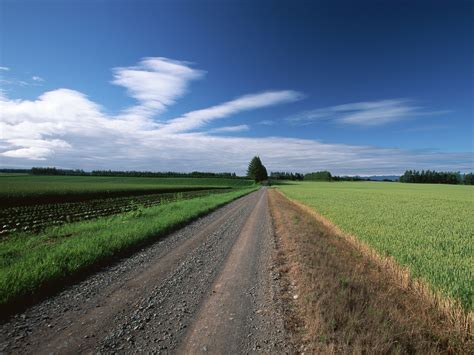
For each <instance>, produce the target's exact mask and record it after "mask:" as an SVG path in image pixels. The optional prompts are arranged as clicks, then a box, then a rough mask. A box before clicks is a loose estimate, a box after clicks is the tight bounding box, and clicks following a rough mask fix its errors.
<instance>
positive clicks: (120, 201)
mask: <svg viewBox="0 0 474 355" xmlns="http://www.w3.org/2000/svg"><path fill="white" fill-rule="evenodd" d="M229 191H231V189H212V190H196V191H185V192H169V193H160V194H152V195H138V196H128V197H118V198H107V199H96V200H89V201H83V202H66V203H53V204H39V205H28V206H17V207H9V208H3V209H0V236H6V235H8V234H11V233H14V232H17V231H23V232H32V233H38V232H39V231H41V230H42V229H44V228H46V227H49V226H54V225H60V224H64V223H69V222H77V221H82V220H90V219H96V218H100V217H104V216H110V215H113V214H117V213H123V212H130V211H134V210H137V209H139V208H147V207H152V206H155V205H158V204H163V203H165V202H172V201H178V200H187V199H191V198H195V197H202V196H208V195H210V194H216V193H225V192H229Z"/></svg>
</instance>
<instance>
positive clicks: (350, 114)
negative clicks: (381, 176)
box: [287, 99, 448, 127]
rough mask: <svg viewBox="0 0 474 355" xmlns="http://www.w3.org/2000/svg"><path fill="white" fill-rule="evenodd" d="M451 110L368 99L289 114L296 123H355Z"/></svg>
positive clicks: (376, 123)
mask: <svg viewBox="0 0 474 355" xmlns="http://www.w3.org/2000/svg"><path fill="white" fill-rule="evenodd" d="M446 112H448V111H426V110H425V109H424V108H423V107H421V106H417V105H415V104H414V103H413V101H412V100H407V99H392V100H378V101H367V102H355V103H349V104H343V105H336V106H329V107H324V108H320V109H315V110H310V111H304V112H301V113H299V114H296V115H294V116H291V117H288V118H287V121H288V122H290V123H292V124H295V125H308V124H312V123H315V122H321V121H331V122H335V123H339V124H347V125H355V126H365V127H370V126H381V125H384V124H388V123H392V122H398V121H401V120H405V119H407V118H410V117H416V116H426V115H436V114H441V113H446Z"/></svg>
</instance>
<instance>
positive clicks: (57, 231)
mask: <svg viewBox="0 0 474 355" xmlns="http://www.w3.org/2000/svg"><path fill="white" fill-rule="evenodd" d="M256 189H257V187H253V188H249V189H242V190H238V191H232V192H229V193H225V194H218V195H210V196H206V197H201V198H195V199H191V200H186V201H178V202H173V203H169V204H166V205H159V206H156V207H151V208H147V209H142V210H139V211H134V212H130V213H125V214H120V215H116V216H112V217H108V218H103V219H99V220H95V221H87V222H79V223H71V224H67V225H63V226H60V227H54V228H48V229H46V230H45V231H44V232H43V233H41V234H39V235H28V234H16V235H12V236H11V237H9V238H8V239H6V240H3V241H1V242H0V306H5V305H7V304H10V303H13V302H15V301H17V300H18V299H19V298H21V297H25V296H28V295H33V294H35V293H36V292H38V291H40V290H41V289H43V288H45V287H47V286H48V285H50V284H52V283H53V282H55V281H58V280H61V279H64V278H66V277H70V276H73V275H75V274H77V273H78V272H80V271H81V270H84V269H86V268H88V267H91V266H92V265H94V264H96V263H99V262H102V261H104V260H107V259H110V258H112V257H113V256H114V255H116V254H118V253H121V252H124V251H126V250H127V249H129V248H132V247H134V246H137V245H140V244H141V243H145V242H149V241H151V240H154V239H156V240H157V239H158V238H159V237H160V236H163V235H164V234H166V233H168V232H170V231H171V230H173V229H175V228H177V227H179V226H182V225H183V224H185V223H187V222H190V221H192V220H194V219H196V218H198V217H200V216H202V215H204V214H206V213H209V212H210V211H212V210H214V209H216V208H217V207H219V206H222V205H223V204H225V203H228V202H230V201H232V200H235V199H237V198H239V197H241V196H244V195H246V194H248V193H250V192H252V191H254V190H256Z"/></svg>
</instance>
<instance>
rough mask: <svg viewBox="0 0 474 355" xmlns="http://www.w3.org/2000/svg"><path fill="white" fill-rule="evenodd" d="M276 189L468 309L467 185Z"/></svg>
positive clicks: (471, 232) (472, 194) (470, 235)
mask: <svg viewBox="0 0 474 355" xmlns="http://www.w3.org/2000/svg"><path fill="white" fill-rule="evenodd" d="M278 189H279V190H280V191H282V192H283V193H284V194H285V195H286V196H287V197H289V198H290V199H293V200H296V201H300V202H302V203H303V204H305V205H307V206H309V207H311V208H313V209H314V210H316V211H317V212H318V213H320V214H321V215H322V216H324V217H326V218H327V219H329V220H330V221H332V222H333V223H335V224H336V225H337V226H338V227H340V228H341V229H342V230H343V231H344V232H345V233H348V234H351V235H354V236H355V237H357V238H358V239H359V240H361V241H362V242H363V243H366V244H367V245H368V246H370V247H371V248H373V249H374V250H375V251H376V253H378V255H380V256H381V257H382V258H383V257H390V258H393V259H394V260H395V261H396V262H397V263H398V264H399V265H401V266H402V267H406V268H408V269H409V270H410V273H411V276H412V277H414V278H415V279H421V280H422V281H424V282H425V283H427V284H428V285H430V287H432V288H433V289H434V291H435V292H438V293H439V292H441V293H442V294H443V296H444V297H446V298H447V299H451V300H454V302H455V303H460V304H461V305H462V307H463V308H464V309H465V310H466V311H467V312H472V310H473V309H474V304H473V302H474V287H473V283H472V275H473V266H472V260H473V256H474V253H473V245H474V244H473V239H474V219H473V218H472V211H473V210H474V188H472V187H471V186H450V185H422V184H396V183H383V182H333V183H327V182H303V183H301V182H299V183H293V184H291V185H282V186H278Z"/></svg>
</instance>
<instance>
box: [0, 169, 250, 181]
mask: <svg viewBox="0 0 474 355" xmlns="http://www.w3.org/2000/svg"><path fill="white" fill-rule="evenodd" d="M0 172H4V173H24V174H32V175H64V176H119V177H120V176H121V177H193V178H211V177H219V178H228V179H246V177H242V176H237V175H236V174H235V173H211V172H200V171H193V172H191V173H178V172H173V171H167V172H152V171H112V170H93V171H91V172H87V171H84V170H81V169H74V170H73V169H58V168H31V169H0Z"/></svg>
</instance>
